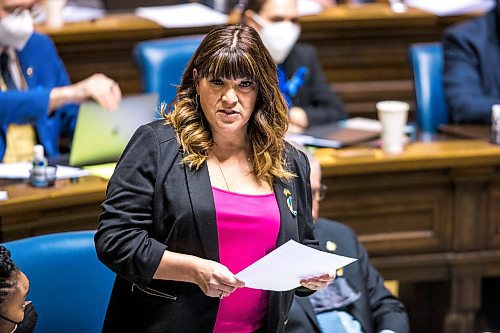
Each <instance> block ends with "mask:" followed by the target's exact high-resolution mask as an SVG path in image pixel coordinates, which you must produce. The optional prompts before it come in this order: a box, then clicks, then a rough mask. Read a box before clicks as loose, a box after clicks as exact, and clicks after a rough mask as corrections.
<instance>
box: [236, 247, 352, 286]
mask: <svg viewBox="0 0 500 333" xmlns="http://www.w3.org/2000/svg"><path fill="white" fill-rule="evenodd" d="M356 260H357V259H354V258H349V257H344V256H339V255H336V254H332V253H327V252H323V251H319V250H315V249H313V248H311V247H308V246H305V245H302V244H300V243H297V242H296V241H294V240H289V241H288V242H286V243H285V244H283V245H282V246H280V247H278V248H277V249H275V250H274V251H272V252H271V253H269V254H268V255H266V256H265V257H263V258H261V259H259V260H257V261H256V262H255V263H253V264H252V265H250V266H248V267H247V268H245V269H244V270H242V271H241V272H239V273H238V274H236V277H237V278H238V279H240V280H242V281H243V282H245V287H248V288H253V289H262V290H273V291H286V290H291V289H294V288H297V287H300V280H302V279H303V278H308V277H314V276H319V275H322V274H325V273H332V272H335V271H336V270H337V269H339V268H341V267H344V266H346V265H348V264H350V263H352V262H354V261H356Z"/></svg>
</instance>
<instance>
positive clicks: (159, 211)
mask: <svg viewBox="0 0 500 333" xmlns="http://www.w3.org/2000/svg"><path fill="white" fill-rule="evenodd" d="M171 109H172V111H171V112H170V113H168V112H167V111H168V110H165V109H164V110H163V116H164V119H163V120H160V121H156V122H153V123H151V124H148V125H144V126H142V127H140V128H139V129H138V130H137V132H136V133H135V134H134V136H133V138H132V139H131V141H130V143H129V144H128V146H127V148H126V149H125V151H124V153H123V154H122V157H121V158H120V160H119V162H118V165H117V167H116V170H115V173H114V175H113V177H112V178H111V180H110V182H109V187H108V190H107V198H106V200H105V201H104V203H103V205H102V207H103V213H102V215H101V217H100V223H99V228H98V231H97V233H96V236H95V242H96V248H97V253H98V255H99V258H100V259H101V260H102V261H103V262H104V263H105V264H106V265H107V266H109V267H110V268H111V269H112V270H113V271H115V272H116V273H117V278H116V281H115V285H114V288H113V292H112V295H111V300H110V303H109V306H108V311H107V314H106V319H105V323H104V328H103V332H162V333H163V332H169V333H171V332H179V333H181V332H182V333H184V332H193V333H194V332H197V333H198V332H282V331H283V328H284V325H285V323H286V319H287V315H288V311H289V308H290V305H291V301H292V297H293V294H294V292H295V293H297V294H301V295H308V294H310V293H312V291H313V290H317V289H320V288H322V287H325V286H327V285H328V284H329V283H330V282H331V281H332V280H333V278H334V275H333V274H328V273H326V274H324V275H321V276H317V277H313V278H308V279H304V280H303V281H301V284H302V286H303V287H300V288H298V289H296V290H294V291H289V292H268V291H263V290H255V289H250V288H245V287H244V282H243V281H240V280H239V279H238V278H236V276H235V275H234V274H235V273H238V272H239V271H240V270H242V269H243V268H245V267H247V266H248V265H250V264H252V263H253V262H255V261H256V260H258V259H260V258H262V257H263V256H265V255H266V254H268V253H269V252H271V251H272V250H274V249H275V248H276V247H278V246H280V245H281V244H284V243H285V242H287V241H288V240H290V239H294V240H296V241H298V242H301V243H303V244H306V245H313V246H314V245H315V244H316V242H315V241H314V239H313V235H312V217H311V189H310V185H309V165H308V162H307V158H306V157H305V156H304V155H303V154H302V153H300V152H298V151H297V150H295V149H294V148H293V147H291V146H290V145H288V144H287V143H286V142H285V141H284V135H285V132H286V129H287V106H286V104H285V102H284V100H283V98H282V96H281V94H280V92H279V89H278V82H277V76H276V65H275V63H274V61H273V59H272V58H271V56H270V55H269V53H268V51H267V50H266V48H265V46H264V45H263V44H262V42H261V40H260V38H259V36H258V34H257V33H256V32H255V30H253V29H252V28H250V27H247V26H243V25H228V26H221V27H217V28H215V29H213V30H212V31H210V32H209V33H208V34H207V36H206V37H205V39H204V40H203V41H202V43H201V45H200V46H199V48H198V49H197V50H196V52H195V53H194V55H193V58H192V59H191V61H190V63H189V64H188V66H187V68H186V69H185V71H184V74H183V76H182V80H181V84H180V86H179V87H178V89H177V96H176V99H175V100H174V102H173V103H172V107H171Z"/></svg>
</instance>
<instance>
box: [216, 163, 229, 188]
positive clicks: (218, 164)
mask: <svg viewBox="0 0 500 333" xmlns="http://www.w3.org/2000/svg"><path fill="white" fill-rule="evenodd" d="M214 157H215V162H217V166H218V167H219V171H220V174H221V175H222V178H223V179H224V183H225V184H226V189H227V190H228V191H229V192H231V190H230V189H229V185H228V184H227V180H226V176H224V172H223V171H222V168H221V166H220V163H219V159H218V158H217V157H216V156H215V155H214Z"/></svg>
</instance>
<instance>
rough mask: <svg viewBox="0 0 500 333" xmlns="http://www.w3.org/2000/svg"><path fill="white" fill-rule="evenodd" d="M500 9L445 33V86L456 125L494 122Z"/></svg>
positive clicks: (499, 78) (498, 99)
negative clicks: (499, 14) (499, 13)
mask: <svg viewBox="0 0 500 333" xmlns="http://www.w3.org/2000/svg"><path fill="white" fill-rule="evenodd" d="M499 28H500V27H499V24H498V9H495V10H493V11H491V12H489V13H488V14H486V15H485V16H482V17H480V18H477V19H473V20H470V21H467V22H464V23H461V24H459V25H456V26H453V27H451V28H450V29H448V30H447V31H445V33H444V36H443V47H444V54H445V63H444V78H443V81H444V85H445V92H446V100H447V102H448V106H449V111H450V116H451V120H452V122H454V123H485V124H487V123H490V122H491V107H492V106H493V104H500V41H499Z"/></svg>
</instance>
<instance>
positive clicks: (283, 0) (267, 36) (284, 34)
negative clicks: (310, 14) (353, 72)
mask: <svg viewBox="0 0 500 333" xmlns="http://www.w3.org/2000/svg"><path fill="white" fill-rule="evenodd" d="M242 21H243V22H244V23H245V24H248V25H249V26H251V27H252V28H254V29H255V30H257V32H258V33H259V35H260V37H261V39H262V41H263V42H264V45H266V47H267V49H268V50H269V52H270V53H271V55H272V57H273V59H274V61H275V62H276V63H277V64H278V79H279V82H280V90H281V91H282V93H283V95H284V96H285V98H286V99H287V103H288V104H289V106H290V111H289V120H290V127H289V131H291V132H301V131H303V130H304V129H305V128H307V127H309V126H314V125H321V124H325V123H329V122H334V121H338V120H341V119H344V118H345V117H346V114H345V111H344V107H343V104H342V101H341V100H340V98H339V97H338V96H337V95H336V94H335V93H334V92H333V91H332V90H331V89H330V84H329V82H328V81H327V79H326V77H325V75H324V73H323V70H322V68H321V64H320V62H319V58H318V55H317V54H316V51H315V49H314V48H313V47H312V46H311V45H306V44H302V43H297V40H298V38H299V35H300V25H299V23H298V13H297V4H296V0H249V1H248V4H247V6H246V8H245V10H244V12H243V19H242Z"/></svg>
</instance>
